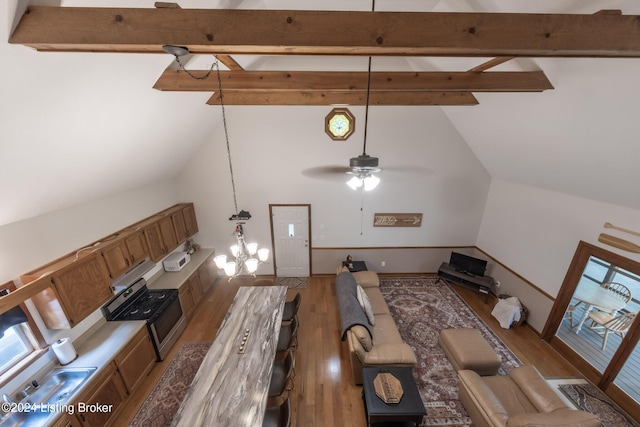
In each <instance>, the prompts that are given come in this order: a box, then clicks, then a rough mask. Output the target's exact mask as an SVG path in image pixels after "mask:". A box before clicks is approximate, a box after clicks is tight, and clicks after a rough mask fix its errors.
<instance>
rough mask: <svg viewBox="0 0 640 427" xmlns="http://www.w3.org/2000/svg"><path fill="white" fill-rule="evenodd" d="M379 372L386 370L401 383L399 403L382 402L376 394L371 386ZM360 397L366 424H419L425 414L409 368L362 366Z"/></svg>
mask: <svg viewBox="0 0 640 427" xmlns="http://www.w3.org/2000/svg"><path fill="white" fill-rule="evenodd" d="M380 372H388V373H390V374H392V375H393V376H394V377H396V378H397V379H398V380H399V381H400V383H401V384H402V390H403V392H404V393H403V395H402V399H400V402H399V403H389V404H387V403H384V401H383V400H382V399H380V398H379V397H378V396H377V395H376V391H375V389H374V388H373V380H374V379H375V377H376V375H378V373H380ZM362 395H363V396H362V397H363V399H364V410H365V414H366V416H367V425H369V426H372V425H374V424H375V423H387V422H398V423H411V424H413V425H416V426H418V425H420V423H421V422H422V417H423V416H425V415H426V414H427V411H426V410H425V409H424V404H423V403H422V398H421V397H420V393H419V392H418V386H416V382H415V380H414V379H413V374H412V373H411V368H393V367H384V366H381V367H379V368H362Z"/></svg>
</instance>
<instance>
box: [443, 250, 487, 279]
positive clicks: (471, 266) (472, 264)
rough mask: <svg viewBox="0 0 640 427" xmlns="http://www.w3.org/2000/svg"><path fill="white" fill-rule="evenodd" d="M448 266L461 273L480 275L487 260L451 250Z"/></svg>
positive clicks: (482, 273)
mask: <svg viewBox="0 0 640 427" xmlns="http://www.w3.org/2000/svg"><path fill="white" fill-rule="evenodd" d="M449 267H451V268H453V269H454V270H456V271H459V272H461V273H465V274H469V275H471V276H481V277H482V276H484V272H485V270H486V269H487V261H485V260H482V259H478V258H474V257H471V256H468V255H464V254H459V253H458V252H451V258H450V259H449Z"/></svg>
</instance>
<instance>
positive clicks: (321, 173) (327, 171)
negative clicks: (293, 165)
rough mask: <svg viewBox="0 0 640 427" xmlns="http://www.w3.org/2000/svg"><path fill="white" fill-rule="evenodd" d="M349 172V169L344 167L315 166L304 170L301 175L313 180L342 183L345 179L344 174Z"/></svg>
mask: <svg viewBox="0 0 640 427" xmlns="http://www.w3.org/2000/svg"><path fill="white" fill-rule="evenodd" d="M350 170H351V168H349V167H346V166H316V167H313V168H307V169H304V170H303V171H302V175H303V176H306V177H308V178H314V179H324V180H328V181H342V180H345V179H346V173H347V172H349V171H350Z"/></svg>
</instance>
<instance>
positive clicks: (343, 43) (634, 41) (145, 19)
mask: <svg viewBox="0 0 640 427" xmlns="http://www.w3.org/2000/svg"><path fill="white" fill-rule="evenodd" d="M639 21H640V17H639V16H633V15H618V14H611V13H600V14H592V15H576V14H516V13H441V12H355V11H296V10H237V9H234V10H227V9H180V8H149V9H140V8H76V7H49V6H30V7H29V8H28V9H27V11H26V12H25V14H24V15H23V16H22V19H21V20H20V23H19V24H18V26H17V27H16V30H15V31H14V33H13V35H12V36H11V38H10V42H11V43H14V44H15V43H17V44H23V45H26V46H31V47H33V48H35V49H38V50H43V51H78V52H134V53H145V52H146V53H163V50H162V46H163V45H165V44H172V45H180V46H186V47H188V48H189V51H190V52H191V53H192V54H227V55H231V54H264V55H267V54H269V55H366V56H368V55H395V56H487V57H496V56H525V57H640V25H638V22H639Z"/></svg>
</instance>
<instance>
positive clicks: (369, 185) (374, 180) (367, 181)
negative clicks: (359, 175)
mask: <svg viewBox="0 0 640 427" xmlns="http://www.w3.org/2000/svg"><path fill="white" fill-rule="evenodd" d="M363 181H364V191H371V190H373V189H374V188H376V187H377V186H378V184H380V178H378V177H377V176H375V175H367V176H366V177H365V178H364V180H363Z"/></svg>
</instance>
